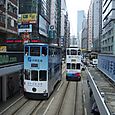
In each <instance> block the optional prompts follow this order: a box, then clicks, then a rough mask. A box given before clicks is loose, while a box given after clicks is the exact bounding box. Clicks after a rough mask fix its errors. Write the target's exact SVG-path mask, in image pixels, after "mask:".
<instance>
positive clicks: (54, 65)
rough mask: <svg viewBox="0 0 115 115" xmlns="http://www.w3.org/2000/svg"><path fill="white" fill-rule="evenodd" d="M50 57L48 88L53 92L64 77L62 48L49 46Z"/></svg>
mask: <svg viewBox="0 0 115 115" xmlns="http://www.w3.org/2000/svg"><path fill="white" fill-rule="evenodd" d="M48 58H49V59H48V89H49V92H50V93H51V92H52V91H53V90H54V87H55V85H56V83H57V82H58V81H60V80H61V78H62V74H61V73H62V72H61V71H62V70H61V49H60V48H55V47H49V57H48Z"/></svg>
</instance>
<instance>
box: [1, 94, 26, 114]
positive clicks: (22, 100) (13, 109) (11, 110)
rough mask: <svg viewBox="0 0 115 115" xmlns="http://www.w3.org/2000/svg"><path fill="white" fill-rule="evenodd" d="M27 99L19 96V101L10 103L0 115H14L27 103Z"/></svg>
mask: <svg viewBox="0 0 115 115" xmlns="http://www.w3.org/2000/svg"><path fill="white" fill-rule="evenodd" d="M27 101H28V99H26V98H24V96H21V97H20V98H19V99H17V100H16V101H15V102H14V103H12V104H11V105H10V106H8V107H7V108H6V109H4V110H3V111H2V112H1V113H0V115H12V114H13V113H15V112H16V111H17V110H18V109H19V108H20V107H21V106H23V105H24V104H25V103H27Z"/></svg>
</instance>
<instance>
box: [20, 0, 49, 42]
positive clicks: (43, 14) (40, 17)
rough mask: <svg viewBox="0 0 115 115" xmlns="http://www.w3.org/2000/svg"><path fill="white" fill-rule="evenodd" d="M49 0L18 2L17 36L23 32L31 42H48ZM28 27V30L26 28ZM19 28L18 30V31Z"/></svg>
mask: <svg viewBox="0 0 115 115" xmlns="http://www.w3.org/2000/svg"><path fill="white" fill-rule="evenodd" d="M50 8H51V0H45V1H44V0H39V1H38V0H23V1H22V0H19V22H18V25H19V27H22V26H23V30H21V31H19V35H21V34H23V33H24V32H25V31H28V33H29V34H30V36H31V40H40V42H48V32H49V25H50ZM27 26H28V27H29V28H28V30H27V29H26V27H27ZM20 29H21V28H18V30H20Z"/></svg>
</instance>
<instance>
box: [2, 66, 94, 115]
mask: <svg viewBox="0 0 115 115" xmlns="http://www.w3.org/2000/svg"><path fill="white" fill-rule="evenodd" d="M62 68H63V77H62V81H61V82H60V83H58V84H57V86H56V87H55V90H54V92H53V93H52V95H51V96H50V98H49V99H48V100H30V99H26V98H25V97H24V96H22V98H20V99H19V100H18V101H16V100H15V101H16V103H14V104H12V105H10V106H8V107H7V108H6V109H5V110H3V111H2V110H0V114H2V115H12V114H13V115H22V114H23V115H92V114H91V104H90V97H89V88H88V85H87V73H86V71H82V80H81V81H80V82H72V81H69V82H68V81H66V79H65V66H63V67H62Z"/></svg>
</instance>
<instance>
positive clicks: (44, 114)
mask: <svg viewBox="0 0 115 115" xmlns="http://www.w3.org/2000/svg"><path fill="white" fill-rule="evenodd" d="M53 100H54V97H53V98H52V100H51V101H50V103H49V105H48V106H47V108H46V110H45V112H44V113H43V115H46V113H47V111H48V109H49V107H50V105H51V104H52V102H53Z"/></svg>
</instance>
